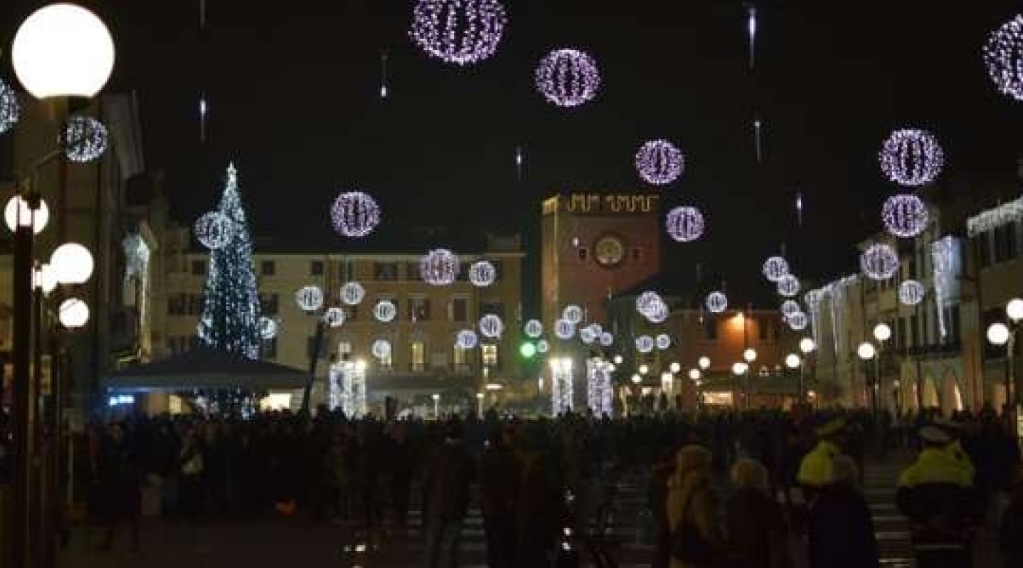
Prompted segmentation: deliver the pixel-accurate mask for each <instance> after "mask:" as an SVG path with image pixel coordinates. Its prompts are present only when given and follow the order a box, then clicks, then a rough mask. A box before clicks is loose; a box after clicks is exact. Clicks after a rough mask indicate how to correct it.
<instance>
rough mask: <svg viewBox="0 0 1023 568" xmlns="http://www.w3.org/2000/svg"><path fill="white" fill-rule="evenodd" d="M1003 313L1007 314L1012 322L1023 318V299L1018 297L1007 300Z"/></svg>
mask: <svg viewBox="0 0 1023 568" xmlns="http://www.w3.org/2000/svg"><path fill="white" fill-rule="evenodd" d="M1005 315H1007V316H1009V319H1011V320H1012V322H1013V323H1017V322H1019V321H1020V320H1023V300H1021V299H1019V298H1013V299H1011V300H1009V303H1008V304H1006V305H1005Z"/></svg>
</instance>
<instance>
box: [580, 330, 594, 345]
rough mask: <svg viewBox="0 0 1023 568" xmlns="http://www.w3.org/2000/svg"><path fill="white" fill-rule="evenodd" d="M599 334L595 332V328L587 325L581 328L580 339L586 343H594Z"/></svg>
mask: <svg viewBox="0 0 1023 568" xmlns="http://www.w3.org/2000/svg"><path fill="white" fill-rule="evenodd" d="M597 337H598V335H597V334H596V333H594V332H593V328H591V327H590V326H586V327H584V328H582V329H580V330H579V340H580V341H582V342H583V343H585V344H586V345H590V344H592V343H593V342H594V341H596V340H597Z"/></svg>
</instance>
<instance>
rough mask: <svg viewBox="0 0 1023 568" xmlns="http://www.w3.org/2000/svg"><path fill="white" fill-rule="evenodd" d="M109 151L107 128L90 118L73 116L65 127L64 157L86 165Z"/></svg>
mask: <svg viewBox="0 0 1023 568" xmlns="http://www.w3.org/2000/svg"><path fill="white" fill-rule="evenodd" d="M106 150H107V127H106V126H103V123H102V122H100V121H98V120H96V119H95V118H92V117H89V116H73V117H71V118H70V119H68V121H67V125H66V126H65V127H64V155H65V156H67V159H69V160H71V161H72V162H78V163H80V164H84V163H87V162H91V161H93V160H95V159H96V158H98V157H100V156H102V155H103V152H106Z"/></svg>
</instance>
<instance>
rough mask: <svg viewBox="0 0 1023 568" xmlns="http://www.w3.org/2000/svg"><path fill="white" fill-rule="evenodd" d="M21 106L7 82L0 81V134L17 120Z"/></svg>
mask: <svg viewBox="0 0 1023 568" xmlns="http://www.w3.org/2000/svg"><path fill="white" fill-rule="evenodd" d="M20 116H21V106H20V105H19V104H18V95H17V94H16V93H15V92H14V89H12V88H11V87H10V86H8V85H7V83H4V82H3V81H0V134H3V133H4V132H7V131H8V130H10V129H11V127H12V126H14V125H15V124H16V123H17V122H18V118H19V117H20Z"/></svg>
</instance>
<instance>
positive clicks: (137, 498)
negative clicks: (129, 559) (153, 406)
mask: <svg viewBox="0 0 1023 568" xmlns="http://www.w3.org/2000/svg"><path fill="white" fill-rule="evenodd" d="M97 465H98V474H99V487H100V494H101V495H102V499H103V506H102V509H103V511H104V515H103V516H104V520H105V521H106V525H107V528H106V534H105V535H104V537H103V541H102V543H101V544H100V545H99V549H100V550H103V551H110V550H111V549H113V545H114V530H115V529H116V528H117V525H118V524H120V523H121V522H127V524H128V530H129V537H130V539H131V542H130V545H129V546H130V550H131V551H133V552H135V551H138V548H139V514H140V513H141V512H142V472H141V467H140V465H139V463H138V460H137V457H136V455H135V453H134V451H133V449H132V447H131V446H130V444H129V442H128V440H127V438H126V437H125V432H124V427H123V426H122V425H121V424H120V423H117V422H113V423H111V424H110V427H109V434H108V437H107V438H105V439H104V440H103V442H102V449H101V451H100V456H99V461H98V464H97Z"/></svg>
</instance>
